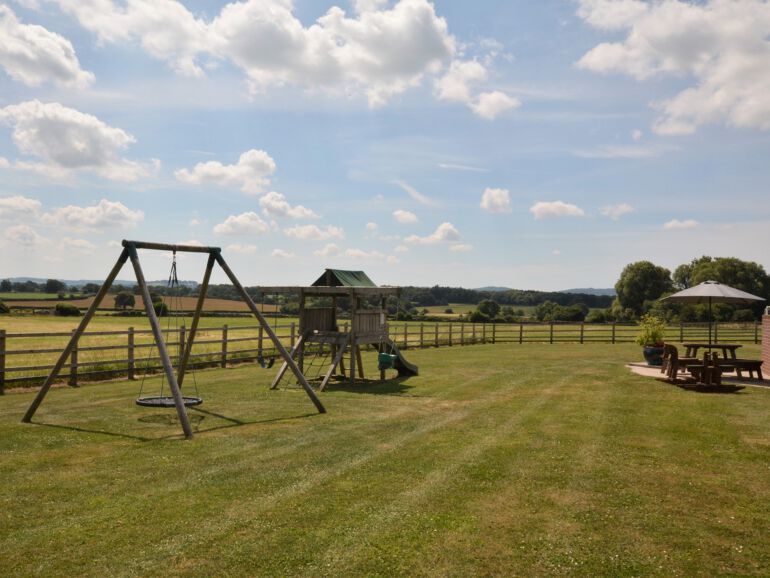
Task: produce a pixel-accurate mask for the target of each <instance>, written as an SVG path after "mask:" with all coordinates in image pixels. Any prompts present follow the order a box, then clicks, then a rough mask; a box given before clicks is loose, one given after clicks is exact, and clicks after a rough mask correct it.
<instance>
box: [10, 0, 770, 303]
mask: <svg viewBox="0 0 770 578" xmlns="http://www.w3.org/2000/svg"><path fill="white" fill-rule="evenodd" d="M768 183H770V3H768V2H767V1H763V0H701V1H697V2H696V1H691V2H685V1H682V0H655V1H642V0H542V1H539V2H531V1H526V0H483V1H479V2H466V1H464V0H435V1H434V2H429V1H427V0H337V1H333V2H329V1H326V0H294V1H291V0H248V1H241V2H231V3H225V2H211V1H203V0H196V1H187V2H178V1H175V0H165V1H161V0H121V1H119V2H114V1H112V0H16V1H10V2H2V0H0V277H2V278H6V277H19V276H31V277H42V278H61V279H90V278H93V279H103V278H104V277H105V276H106V275H107V273H108V272H109V270H110V269H111V268H112V266H113V264H114V262H115V260H116V259H117V257H118V256H119V254H120V241H121V240H122V239H136V240H142V241H155V242H164V243H182V244H200V245H207V246H217V247H221V248H222V250H223V256H224V257H225V259H226V260H227V262H228V263H229V265H230V266H231V268H232V269H233V270H234V272H235V273H236V275H237V276H238V277H239V279H240V280H241V282H242V283H244V284H246V285H294V284H300V285H305V284H309V283H311V282H312V281H314V280H315V279H316V278H317V277H318V276H319V275H320V273H321V272H322V270H323V269H324V268H326V267H333V268H341V269H356V270H358V269H361V270H364V271H366V272H367V273H368V274H369V276H370V277H371V278H372V279H373V280H374V281H375V282H376V283H378V284H391V285H418V286H432V285H450V286H463V287H481V286H488V285H498V286H507V287H513V288H517V289H538V290H561V289H568V288H575V287H612V286H613V285H614V284H615V282H616V281H617V279H618V277H619V275H620V272H621V271H622V269H623V267H624V266H625V265H626V264H628V263H631V262H634V261H639V260H650V261H652V262H654V263H656V264H657V265H661V266H664V267H667V268H669V269H671V270H673V269H674V268H675V267H676V266H678V265H680V264H683V263H687V262H689V261H691V260H692V259H694V258H697V257H699V256H701V255H711V256H715V257H738V258H740V259H744V260H747V261H755V262H757V263H759V264H761V265H762V266H764V267H765V269H766V270H770V253H769V252H768V247H770V202H768V200H769V198H770V195H769V194H768V193H769V192H770V185H769V184H768ZM140 256H141V260H142V265H143V267H144V269H145V275H146V276H147V277H148V278H150V279H161V278H166V277H167V276H168V270H169V266H170V256H169V255H167V254H163V253H157V252H150V251H143V252H142V253H141V255H140ZM204 265H205V257H202V256H200V255H184V256H180V257H179V266H178V270H179V276H180V278H181V279H188V280H200V279H201V277H202V275H203V268H204ZM120 278H122V279H128V278H131V271H130V269H129V268H128V267H127V268H125V269H124V271H123V273H122V274H121V275H120ZM213 281H214V282H224V281H225V277H224V275H223V274H221V273H220V272H217V273H215V275H214V277H213Z"/></svg>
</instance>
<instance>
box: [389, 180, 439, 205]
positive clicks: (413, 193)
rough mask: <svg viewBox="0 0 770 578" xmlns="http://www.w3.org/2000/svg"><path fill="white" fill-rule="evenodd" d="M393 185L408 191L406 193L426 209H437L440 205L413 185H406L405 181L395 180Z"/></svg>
mask: <svg viewBox="0 0 770 578" xmlns="http://www.w3.org/2000/svg"><path fill="white" fill-rule="evenodd" d="M393 184H394V185H398V186H399V187H401V188H402V189H403V190H404V191H406V193H407V194H408V195H409V196H410V197H412V199H414V200H415V201H417V202H418V203H420V204H421V205H425V206H426V207H435V206H437V205H438V203H437V202H436V201H434V200H433V199H431V198H430V197H428V196H427V195H423V194H422V193H421V192H420V191H418V190H417V189H415V188H414V187H413V186H412V185H410V184H408V183H405V182H404V181H399V180H395V181H393Z"/></svg>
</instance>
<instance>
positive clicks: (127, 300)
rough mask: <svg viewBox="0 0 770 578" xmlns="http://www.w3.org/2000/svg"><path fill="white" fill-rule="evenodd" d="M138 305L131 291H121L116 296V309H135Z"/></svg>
mask: <svg viewBox="0 0 770 578" xmlns="http://www.w3.org/2000/svg"><path fill="white" fill-rule="evenodd" d="M134 305H136V298H135V297H134V294H133V293H131V292H130V291H121V292H120V293H118V294H117V295H115V308H116V309H126V308H128V307H132V308H133V307H134Z"/></svg>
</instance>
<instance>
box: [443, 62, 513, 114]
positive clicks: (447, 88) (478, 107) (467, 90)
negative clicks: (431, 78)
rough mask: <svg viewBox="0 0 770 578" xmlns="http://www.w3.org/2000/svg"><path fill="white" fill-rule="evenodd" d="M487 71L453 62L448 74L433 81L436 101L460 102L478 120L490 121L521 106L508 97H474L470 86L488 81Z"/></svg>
mask: <svg viewBox="0 0 770 578" xmlns="http://www.w3.org/2000/svg"><path fill="white" fill-rule="evenodd" d="M487 75H488V73H487V69H486V67H485V66H484V65H483V64H481V63H479V62H477V61H475V60H466V61H460V60H454V61H452V63H451V64H450V65H449V69H448V70H447V72H446V73H445V74H444V76H442V77H441V78H439V79H438V80H436V83H435V88H436V97H437V98H438V99H440V100H448V101H453V102H462V103H463V104H465V105H466V106H468V108H470V109H471V110H472V111H473V112H474V113H476V114H477V115H478V116H480V117H482V118H485V119H487V120H492V119H494V118H495V117H497V115H499V114H500V113H502V112H504V111H505V110H508V109H509V108H516V107H518V106H521V102H520V101H519V100H518V99H516V98H513V97H511V96H508V95H507V94H505V93H503V92H500V91H494V92H482V93H480V94H478V95H474V94H473V93H472V92H471V85H472V84H476V83H478V82H483V81H485V80H486V79H487Z"/></svg>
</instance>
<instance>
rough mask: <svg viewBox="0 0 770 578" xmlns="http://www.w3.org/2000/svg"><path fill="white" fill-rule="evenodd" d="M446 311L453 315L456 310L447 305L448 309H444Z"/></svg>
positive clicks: (447, 313)
mask: <svg viewBox="0 0 770 578" xmlns="http://www.w3.org/2000/svg"><path fill="white" fill-rule="evenodd" d="M444 313H445V314H446V315H452V314H453V313H454V310H453V309H452V308H451V307H447V308H446V309H444Z"/></svg>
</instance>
